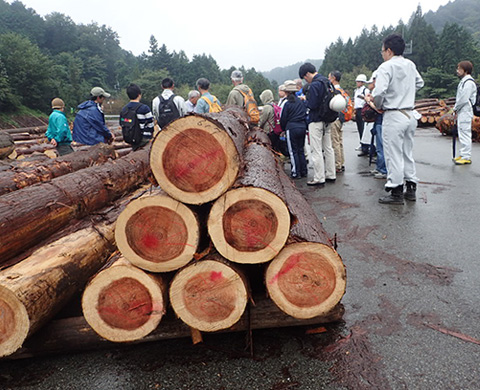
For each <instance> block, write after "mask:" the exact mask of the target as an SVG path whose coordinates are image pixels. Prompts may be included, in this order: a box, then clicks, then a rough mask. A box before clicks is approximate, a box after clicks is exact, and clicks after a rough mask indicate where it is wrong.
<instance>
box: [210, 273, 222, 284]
mask: <svg viewBox="0 0 480 390" xmlns="http://www.w3.org/2000/svg"><path fill="white" fill-rule="evenodd" d="M222 279H223V275H222V272H215V271H212V272H211V273H210V280H211V281H212V282H217V281H219V280H222Z"/></svg>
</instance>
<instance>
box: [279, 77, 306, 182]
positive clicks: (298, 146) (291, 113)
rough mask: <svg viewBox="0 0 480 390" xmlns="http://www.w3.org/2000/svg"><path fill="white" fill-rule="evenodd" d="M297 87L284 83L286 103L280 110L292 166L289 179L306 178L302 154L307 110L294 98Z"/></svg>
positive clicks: (300, 101)
mask: <svg viewBox="0 0 480 390" xmlns="http://www.w3.org/2000/svg"><path fill="white" fill-rule="evenodd" d="M297 91H298V87H297V85H296V83H295V82H294V81H290V82H285V92H286V93H287V102H286V103H285V106H284V107H283V109H282V114H281V117H280V126H281V127H282V130H283V131H284V132H285V134H286V138H287V145H288V151H289V153H290V162H291V164H292V170H291V175H290V176H291V178H292V179H300V178H302V177H307V174H308V170H307V161H306V159H305V154H304V150H303V147H304V144H305V134H306V132H307V121H306V117H307V108H306V106H305V103H304V102H303V101H302V100H301V99H300V98H299V97H297V96H296V94H295V92H297Z"/></svg>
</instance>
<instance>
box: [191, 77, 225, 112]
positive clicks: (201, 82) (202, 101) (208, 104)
mask: <svg viewBox="0 0 480 390" xmlns="http://www.w3.org/2000/svg"><path fill="white" fill-rule="evenodd" d="M196 85H197V89H198V92H200V95H201V96H200V98H199V99H198V100H197V105H196V106H195V110H194V112H195V113H197V114H206V113H208V112H220V111H222V105H221V103H220V101H219V100H218V99H217V98H216V96H213V95H212V94H211V93H210V92H208V90H209V88H210V81H208V80H207V79H206V78H203V77H202V78H199V79H198V80H197V82H196Z"/></svg>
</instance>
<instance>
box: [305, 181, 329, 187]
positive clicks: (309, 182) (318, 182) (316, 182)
mask: <svg viewBox="0 0 480 390" xmlns="http://www.w3.org/2000/svg"><path fill="white" fill-rule="evenodd" d="M324 185H325V182H323V183H322V182H320V181H315V180H310V181H307V186H317V187H323V186H324Z"/></svg>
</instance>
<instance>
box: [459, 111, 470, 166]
mask: <svg viewBox="0 0 480 390" xmlns="http://www.w3.org/2000/svg"><path fill="white" fill-rule="evenodd" d="M472 119H473V112H472V111H470V112H468V111H466V112H465V111H463V110H462V111H459V112H458V116H457V128H458V141H459V142H460V151H459V152H460V157H462V158H464V159H465V160H471V159H472Z"/></svg>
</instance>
